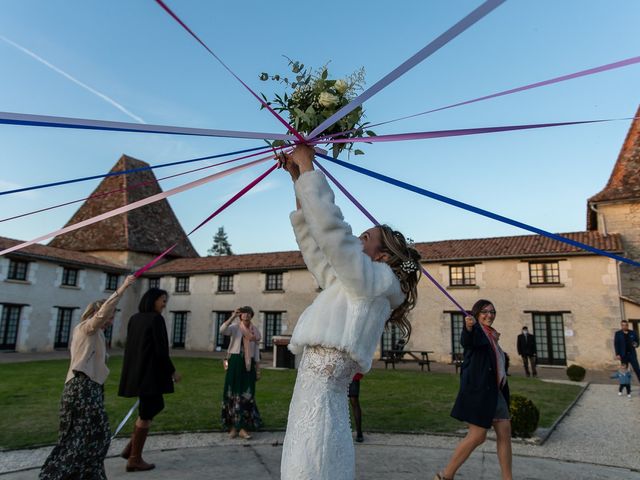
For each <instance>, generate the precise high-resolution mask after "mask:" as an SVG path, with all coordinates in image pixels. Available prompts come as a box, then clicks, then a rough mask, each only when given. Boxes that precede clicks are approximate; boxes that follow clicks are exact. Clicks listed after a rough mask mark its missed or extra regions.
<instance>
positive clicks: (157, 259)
mask: <svg viewBox="0 0 640 480" xmlns="http://www.w3.org/2000/svg"><path fill="white" fill-rule="evenodd" d="M268 158H271V157H268ZM236 168H237V167H236ZM276 168H278V164H277V163H274V164H273V165H272V166H271V167H269V169H268V170H267V171H266V172H264V173H263V174H262V175H260V176H259V177H258V178H256V179H255V180H253V181H252V182H251V183H249V185H247V186H246V187H244V188H243V189H242V190H240V191H239V192H238V193H236V194H235V195H234V196H233V197H231V198H230V199H229V200H227V201H226V202H225V203H224V204H222V206H221V207H220V208H218V209H217V210H216V211H215V212H213V213H212V214H211V215H209V216H208V217H207V218H205V219H204V220H203V221H202V222H200V224H199V225H198V226H196V227H195V228H194V229H193V230H191V231H190V232H189V233H187V237H188V236H189V235H191V234H192V233H193V232H195V231H196V230H198V229H199V228H200V227H202V226H203V225H204V224H206V223H208V222H209V221H210V220H211V219H213V218H214V217H216V216H218V215H219V214H220V212H222V211H223V210H225V209H226V208H227V207H228V206H229V205H231V204H232V203H234V202H235V201H236V200H238V199H239V198H240V197H242V196H243V195H244V194H245V193H247V192H248V191H249V190H251V189H252V188H253V187H255V186H256V185H257V184H258V183H260V182H261V181H262V180H263V179H264V178H265V177H266V176H267V175H269V174H270V173H271V172H273V171H274V170H275V169H276ZM177 246H178V244H177V243H174V244H173V245H171V246H170V247H169V248H167V249H166V250H165V251H164V252H162V253H161V254H160V255H158V256H157V257H156V258H154V259H153V260H151V261H150V262H149V263H147V264H146V265H145V266H144V267H142V268H140V269H139V270H138V271H137V272H135V273H134V275H135V276H136V277H139V276H140V275H142V274H143V273H144V272H146V271H147V270H149V269H150V268H153V266H154V265H155V264H156V263H158V262H159V261H160V260H161V259H163V258H164V257H165V256H166V255H167V254H168V253H170V252H171V251H172V250H173V249H174V248H176V247H177Z"/></svg>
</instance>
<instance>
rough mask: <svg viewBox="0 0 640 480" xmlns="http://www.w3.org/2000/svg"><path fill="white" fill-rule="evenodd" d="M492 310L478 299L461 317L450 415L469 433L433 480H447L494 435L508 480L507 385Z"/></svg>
mask: <svg viewBox="0 0 640 480" xmlns="http://www.w3.org/2000/svg"><path fill="white" fill-rule="evenodd" d="M495 318H496V309H495V307H494V306H493V303H492V302H490V301H489V300H478V301H477V302H476V303H475V305H474V306H473V308H472V309H471V316H468V317H465V325H464V328H463V329H462V334H461V335H460V343H461V344H462V347H463V348H464V361H463V362H462V368H461V371H460V391H459V392H458V397H457V398H456V403H455V405H454V406H453V410H452V411H451V416H452V417H453V418H457V419H458V420H461V421H463V422H466V423H467V424H468V425H469V431H468V432H467V435H466V437H464V438H463V439H462V440H461V441H460V443H458V446H457V447H456V449H455V450H454V452H453V455H452V456H451V459H450V460H449V464H448V465H447V466H446V467H445V468H444V470H442V472H440V473H438V474H436V476H435V477H434V480H451V479H453V477H454V475H455V474H456V472H457V471H458V469H459V468H460V467H461V466H462V464H463V463H464V462H465V461H466V460H467V458H469V455H471V453H472V452H473V451H474V450H475V449H476V448H477V447H479V446H480V445H481V444H482V443H484V441H485V439H486V438H487V431H488V430H489V429H490V428H491V427H493V429H494V430H495V432H496V438H497V440H496V447H497V450H498V461H499V462H500V470H501V472H502V479H503V480H512V471H511V463H512V455H511V420H510V416H509V385H508V383H507V376H506V372H505V369H504V353H503V352H502V349H501V348H500V345H499V344H498V339H499V338H500V334H499V333H498V332H497V331H496V330H495V329H494V328H493V326H492V325H493V322H494V320H495Z"/></svg>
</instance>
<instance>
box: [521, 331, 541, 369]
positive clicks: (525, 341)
mask: <svg viewBox="0 0 640 480" xmlns="http://www.w3.org/2000/svg"><path fill="white" fill-rule="evenodd" d="M517 346H518V355H520V356H521V357H522V364H523V365H524V373H525V374H526V375H527V377H530V376H531V373H529V362H531V372H532V373H533V376H534V377H537V376H538V371H537V370H536V355H537V353H536V339H535V337H534V336H533V335H531V334H530V333H529V329H528V328H527V326H526V325H525V326H524V327H522V333H521V334H520V335H518V342H517Z"/></svg>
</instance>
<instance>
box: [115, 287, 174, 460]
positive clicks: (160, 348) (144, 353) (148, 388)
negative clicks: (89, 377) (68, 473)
mask: <svg viewBox="0 0 640 480" xmlns="http://www.w3.org/2000/svg"><path fill="white" fill-rule="evenodd" d="M166 305H167V292H165V291H164V290H160V289H159V288H150V289H149V290H148V291H147V293H145V294H144V295H143V296H142V299H141V300H140V305H139V306H138V311H139V313H136V314H135V315H133V316H132V317H131V318H130V319H129V326H128V329H127V344H126V346H125V349H124V360H123V362H122V375H121V377H120V388H119V390H118V395H120V396H121V397H139V400H140V404H139V406H138V418H137V420H136V423H135V425H134V428H133V435H132V436H131V440H130V441H129V443H128V444H127V446H126V447H125V448H124V450H123V451H122V457H123V458H126V459H127V472H135V471H142V470H151V469H152V468H154V467H155V465H154V464H152V463H147V462H145V461H144V460H143V459H142V450H143V448H144V444H145V441H146V439H147V434H148V433H149V428H150V427H151V421H152V420H153V418H154V417H155V416H156V415H157V414H158V413H160V412H161V411H162V410H163V409H164V399H163V397H162V395H163V394H164V393H173V382H179V381H180V379H181V377H180V374H179V373H178V372H176V369H175V368H174V366H173V363H172V362H171V358H169V339H168V338H167V326H166V325H165V322H164V318H163V317H162V315H161V314H162V310H164V307H165V306H166Z"/></svg>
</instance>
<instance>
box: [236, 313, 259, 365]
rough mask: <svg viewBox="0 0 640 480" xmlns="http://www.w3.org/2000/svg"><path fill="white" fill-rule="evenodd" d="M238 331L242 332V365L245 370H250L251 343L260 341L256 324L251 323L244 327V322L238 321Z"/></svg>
mask: <svg viewBox="0 0 640 480" xmlns="http://www.w3.org/2000/svg"><path fill="white" fill-rule="evenodd" d="M240 332H242V349H243V351H244V366H245V367H246V369H247V372H250V371H251V359H252V358H253V348H252V347H253V345H252V343H253V344H255V342H259V341H260V332H259V331H258V329H257V328H256V326H255V325H254V324H253V323H252V324H250V325H249V326H248V327H245V325H244V323H242V322H240Z"/></svg>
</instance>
